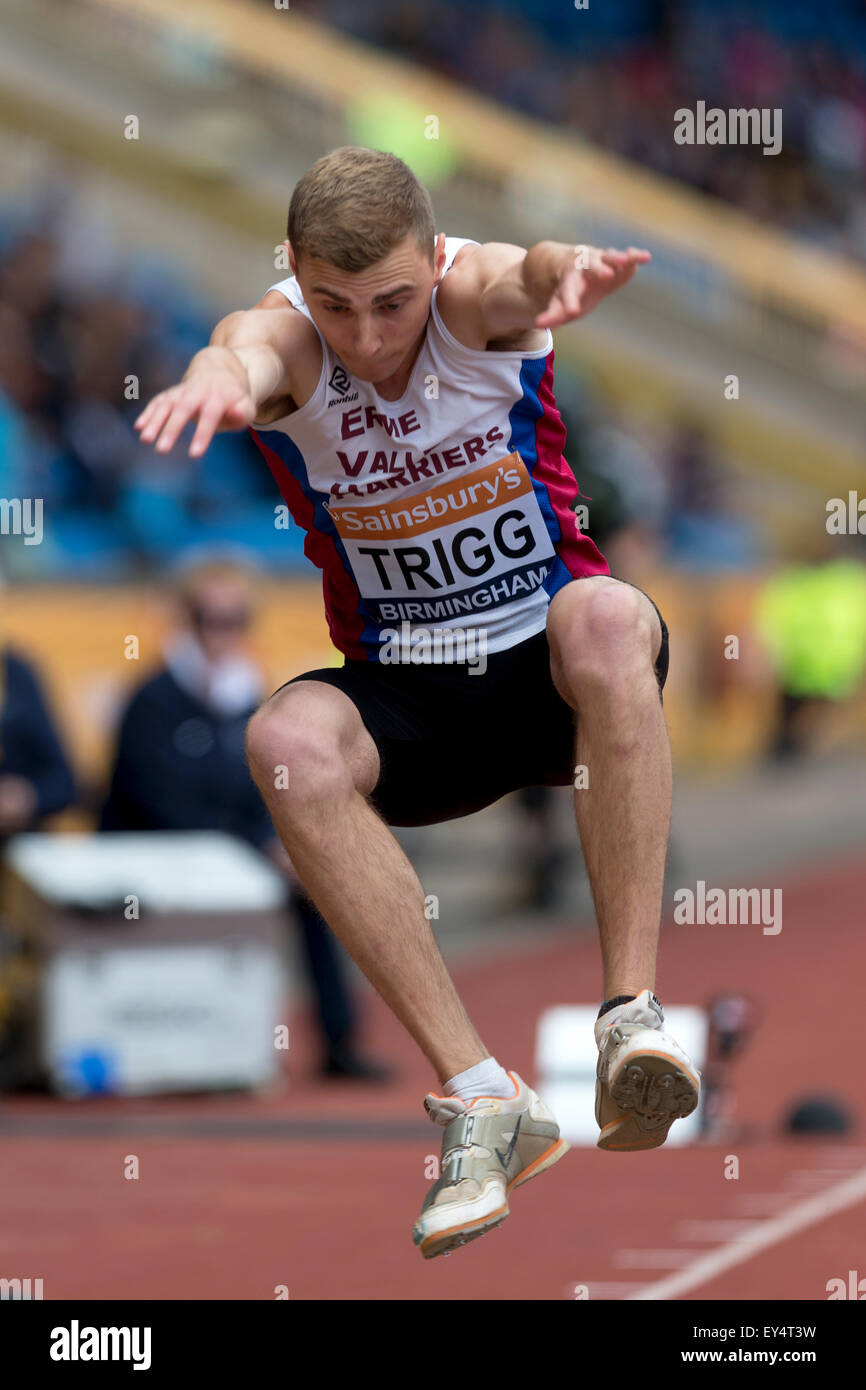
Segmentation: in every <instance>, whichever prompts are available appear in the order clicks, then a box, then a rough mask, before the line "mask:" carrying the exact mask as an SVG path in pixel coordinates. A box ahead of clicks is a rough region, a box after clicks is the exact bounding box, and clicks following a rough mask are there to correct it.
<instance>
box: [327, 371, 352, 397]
mask: <svg viewBox="0 0 866 1390" xmlns="http://www.w3.org/2000/svg"><path fill="white" fill-rule="evenodd" d="M351 384H352V383H351V381H350V380H349V376H348V373H347V372H344V371H343V368H342V367H335V368H334V370H333V371H332V372H331V379H330V381H329V382H328V385H329V386H330V388H331V390H332V391H336V392H337V394H338V395H340V396H345V394H346V392H347V391H348V389H349V387H350V386H351Z"/></svg>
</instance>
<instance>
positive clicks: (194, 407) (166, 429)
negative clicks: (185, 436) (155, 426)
mask: <svg viewBox="0 0 866 1390" xmlns="http://www.w3.org/2000/svg"><path fill="white" fill-rule="evenodd" d="M200 408H201V401H200V400H199V399H198V398H197V397H193V396H183V397H181V399H180V400H178V401H177V402H176V403H175V405H174V408H173V409H172V412H171V414H170V415H169V417H168V419H167V420H166V422H165V424H164V425H163V427H162V432H161V434H160V436H159V439H158V440H157V441H156V451H157V453H159V454H167V453H168V451H169V449H173V448H174V446H175V444H176V443H177V437H178V435H179V434H180V432H181V430H182V429H183V427H184V425H186V424H188V422H189V421H190V420H191V419H192V418H193V416H194V415H196V414H197V412H198V411H199V409H200Z"/></svg>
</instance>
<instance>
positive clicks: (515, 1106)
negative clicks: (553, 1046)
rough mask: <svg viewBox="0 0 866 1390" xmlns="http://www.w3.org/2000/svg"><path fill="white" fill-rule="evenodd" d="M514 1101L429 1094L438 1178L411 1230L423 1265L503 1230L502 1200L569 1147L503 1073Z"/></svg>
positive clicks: (535, 1100) (528, 1091)
mask: <svg viewBox="0 0 866 1390" xmlns="http://www.w3.org/2000/svg"><path fill="white" fill-rule="evenodd" d="M508 1076H509V1078H510V1079H511V1081H512V1083H513V1085H514V1095H513V1096H510V1097H508V1098H507V1099H505V1098H502V1097H500V1096H476V1098H475V1099H474V1100H471V1101H462V1100H459V1099H457V1097H452V1096H439V1095H436V1094H435V1093H432V1092H431V1093H430V1094H429V1095H428V1096H427V1097H426V1099H425V1101H424V1108H425V1110H426V1111H427V1114H428V1115H429V1116H430V1119H431V1120H433V1121H434V1123H435V1124H438V1125H443V1126H444V1128H445V1133H444V1134H443V1136H442V1161H441V1168H440V1172H441V1177H440V1178H438V1179H437V1181H436V1182H434V1184H433V1186H432V1187H431V1188H430V1190H429V1192H428V1193H427V1196H426V1197H425V1199H424V1205H423V1206H422V1208H421V1215H420V1216H419V1217H418V1220H417V1221H416V1222H415V1227H414V1230H413V1233H412V1234H413V1240H414V1242H415V1244H416V1245H417V1246H418V1247H419V1249H420V1251H421V1254H422V1255H423V1256H424V1258H425V1259H427V1260H429V1259H432V1258H433V1257H434V1256H436V1255H447V1254H450V1252H451V1251H452V1250H456V1249H457V1247H458V1246H460V1245H465V1244H466V1242H467V1241H470V1240H476V1239H477V1238H478V1237H479V1236H483V1235H486V1234H487V1232H488V1231H492V1230H493V1229H494V1228H495V1227H496V1226H499V1225H501V1224H502V1222H503V1221H504V1220H505V1218H506V1216H507V1215H508V1211H509V1207H508V1196H509V1193H510V1192H511V1191H512V1190H513V1189H514V1188H515V1187H519V1186H520V1185H521V1183H524V1182H528V1181H529V1179H530V1178H534V1177H537V1176H538V1174H539V1173H543V1172H546V1170H547V1169H548V1168H550V1167H552V1166H553V1164H554V1163H558V1161H559V1160H560V1158H562V1157H563V1155H564V1154H566V1153H567V1152H568V1149H569V1145H568V1143H567V1142H566V1140H565V1139H561V1138H560V1134H559V1125H558V1124H557V1122H556V1118H555V1116H554V1115H553V1113H552V1112H551V1111H550V1110H549V1109H548V1107H547V1106H546V1105H545V1104H544V1101H543V1100H541V1099H540V1097H539V1096H537V1095H536V1093H535V1091H533V1090H532V1088H531V1087H530V1086H527V1084H526V1082H525V1081H523V1080H522V1079H521V1078H520V1076H518V1074H517V1072H516V1071H510V1072H509V1073H508Z"/></svg>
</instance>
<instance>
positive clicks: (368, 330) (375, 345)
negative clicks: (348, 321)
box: [356, 318, 382, 357]
mask: <svg viewBox="0 0 866 1390" xmlns="http://www.w3.org/2000/svg"><path fill="white" fill-rule="evenodd" d="M356 341H357V348H358V352H359V353H360V354H361V356H363V357H372V356H373V355H374V354H375V353H376V352H378V350H379V348H380V347H381V345H382V339H381V337H380V336H379V330H378V329H377V327H376V324H375V323H374V321H373V319H372V318H362V319H359V320H358V331H357V338H356Z"/></svg>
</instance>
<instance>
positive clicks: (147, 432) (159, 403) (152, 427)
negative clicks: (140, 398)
mask: <svg viewBox="0 0 866 1390" xmlns="http://www.w3.org/2000/svg"><path fill="white" fill-rule="evenodd" d="M174 401H175V393H174V391H164V392H163V394H162V395H161V396H157V398H156V400H155V401H152V402H151V414H150V418H149V419H148V421H147V423H146V425H145V426H144V427H143V428H142V431H141V442H142V444H152V443H153V441H154V440H155V439H156V436H157V435H158V434H159V432H160V430H161V429H162V427H163V425H164V424H165V422H166V420H167V419H168V417H169V415H170V414H171V410H172V406H173V405H174Z"/></svg>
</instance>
